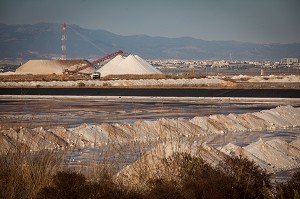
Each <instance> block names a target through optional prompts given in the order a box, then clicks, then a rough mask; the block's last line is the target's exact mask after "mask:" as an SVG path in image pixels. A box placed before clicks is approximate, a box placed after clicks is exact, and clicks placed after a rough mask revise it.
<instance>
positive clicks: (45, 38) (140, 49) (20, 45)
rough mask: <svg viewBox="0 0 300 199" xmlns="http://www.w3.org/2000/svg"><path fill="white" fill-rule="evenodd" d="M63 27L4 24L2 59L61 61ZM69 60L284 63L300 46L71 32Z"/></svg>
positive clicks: (72, 29)
mask: <svg viewBox="0 0 300 199" xmlns="http://www.w3.org/2000/svg"><path fill="white" fill-rule="evenodd" d="M61 28H62V25H61V24H51V23H38V24H34V25H5V24H0V52H1V53H0V59H4V58H13V59H14V58H23V59H51V58H55V57H56V58H57V57H60V51H61V50H60V49H61ZM66 43H67V57H69V58H96V57H101V56H103V55H105V54H107V53H110V52H114V51H116V50H118V49H122V50H124V51H128V52H130V53H134V54H138V55H140V56H141V57H144V58H180V59H206V58H207V59H209V58H218V59H222V58H226V59H227V58H229V57H230V54H231V56H232V58H233V59H241V58H246V59H280V58H282V57H300V44H299V43H294V44H255V43H243V42H237V41H205V40H201V39H194V38H190V37H181V38H166V37H150V36H147V35H133V36H121V35H117V34H114V33H111V32H108V31H105V30H90V29H84V28H81V27H79V26H77V25H70V26H69V28H68V29H67V42H66Z"/></svg>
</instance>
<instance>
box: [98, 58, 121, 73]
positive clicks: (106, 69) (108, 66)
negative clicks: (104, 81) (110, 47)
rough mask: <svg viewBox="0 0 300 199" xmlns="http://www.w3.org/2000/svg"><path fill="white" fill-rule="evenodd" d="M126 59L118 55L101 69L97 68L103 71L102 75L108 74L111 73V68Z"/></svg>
mask: <svg viewBox="0 0 300 199" xmlns="http://www.w3.org/2000/svg"><path fill="white" fill-rule="evenodd" d="M123 60H124V57H123V56H122V55H118V56H116V57H115V58H113V59H112V60H110V61H109V62H108V63H107V64H105V65H104V66H102V67H101V68H100V69H98V70H97V72H100V73H101V76H103V77H104V76H107V75H110V74H111V70H112V69H113V68H115V67H116V66H117V65H118V64H119V63H120V62H122V61H123Z"/></svg>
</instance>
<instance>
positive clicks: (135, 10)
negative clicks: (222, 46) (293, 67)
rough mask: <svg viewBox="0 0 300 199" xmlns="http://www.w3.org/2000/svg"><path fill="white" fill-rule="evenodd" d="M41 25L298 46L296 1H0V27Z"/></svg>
mask: <svg viewBox="0 0 300 199" xmlns="http://www.w3.org/2000/svg"><path fill="white" fill-rule="evenodd" d="M39 22H50V23H52V22H53V23H64V22H65V23H67V24H77V25H79V26H81V27H83V28H89V29H103V30H107V31H110V32H113V33H115V34H119V35H139V34H143V35H149V36H161V37H171V38H175V37H193V38H198V39H204V40H209V41H212V40H225V41H227V40H236V41H242V42H254V43H300V0H0V23H4V24H35V23H39Z"/></svg>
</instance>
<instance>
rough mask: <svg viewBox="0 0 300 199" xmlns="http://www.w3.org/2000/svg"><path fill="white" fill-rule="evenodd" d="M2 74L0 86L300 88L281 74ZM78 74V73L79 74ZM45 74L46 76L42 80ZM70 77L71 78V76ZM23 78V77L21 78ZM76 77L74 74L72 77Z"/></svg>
mask: <svg viewBox="0 0 300 199" xmlns="http://www.w3.org/2000/svg"><path fill="white" fill-rule="evenodd" d="M33 77H34V76H32V75H31V76H29V77H28V76H26V75H25V76H24V77H23V76H16V75H13V76H10V75H9V76H5V75H3V74H2V75H0V80H1V81H0V87H78V86H79V83H81V84H83V85H84V86H85V87H220V88H293V89H299V88H300V75H284V76H274V75H269V76H248V75H238V76H186V77H185V76H181V77H167V76H166V75H159V74H158V75H148V76H147V75H146V76H133V75H127V76H120V77H118V76H116V77H114V76H112V77H110V78H103V79H100V80H88V79H87V78H88V77H86V76H85V77H83V78H82V79H81V80H73V79H74V78H75V77H71V76H53V78H54V80H55V81H51V78H47V77H43V76H39V77H40V78H38V79H37V80H35V78H33ZM79 77H80V76H79ZM43 78H45V80H43ZM72 78H73V79H72ZM23 79H24V80H23ZM75 79H76V78H75Z"/></svg>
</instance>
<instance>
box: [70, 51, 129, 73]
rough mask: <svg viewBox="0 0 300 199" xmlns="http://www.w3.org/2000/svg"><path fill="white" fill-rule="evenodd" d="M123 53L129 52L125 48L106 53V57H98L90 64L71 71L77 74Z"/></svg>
mask: <svg viewBox="0 0 300 199" xmlns="http://www.w3.org/2000/svg"><path fill="white" fill-rule="evenodd" d="M122 54H128V53H125V52H124V51H123V50H118V51H116V52H114V53H111V54H108V55H106V56H105V57H102V58H100V59H97V60H95V61H93V62H90V63H88V64H85V65H83V66H80V67H79V68H77V69H75V70H74V71H71V72H70V73H71V74H72V75H74V74H76V73H78V72H80V71H82V70H84V69H86V68H88V67H91V66H95V65H96V64H99V63H101V62H104V61H105V60H108V59H111V58H113V57H115V56H117V55H122Z"/></svg>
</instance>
